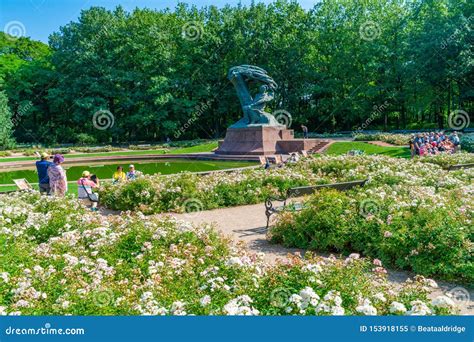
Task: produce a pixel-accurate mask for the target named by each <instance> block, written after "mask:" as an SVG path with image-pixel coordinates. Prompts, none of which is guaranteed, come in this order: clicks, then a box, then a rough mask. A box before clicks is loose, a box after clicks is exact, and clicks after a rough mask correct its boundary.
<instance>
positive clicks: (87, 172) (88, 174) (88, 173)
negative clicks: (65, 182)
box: [82, 170, 91, 178]
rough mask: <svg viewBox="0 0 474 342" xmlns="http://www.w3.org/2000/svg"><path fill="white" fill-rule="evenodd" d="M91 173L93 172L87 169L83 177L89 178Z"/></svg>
mask: <svg viewBox="0 0 474 342" xmlns="http://www.w3.org/2000/svg"><path fill="white" fill-rule="evenodd" d="M90 175H91V173H90V172H89V171H87V170H86V171H84V172H83V173H82V177H84V178H87V177H89V176H90Z"/></svg>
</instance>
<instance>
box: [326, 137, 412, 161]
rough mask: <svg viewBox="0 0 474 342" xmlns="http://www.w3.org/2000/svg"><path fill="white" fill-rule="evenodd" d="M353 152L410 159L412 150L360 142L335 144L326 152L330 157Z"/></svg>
mask: <svg viewBox="0 0 474 342" xmlns="http://www.w3.org/2000/svg"><path fill="white" fill-rule="evenodd" d="M351 150H361V151H364V153H365V154H381V155H385V156H389V157H397V158H410V149H409V148H408V147H403V146H397V147H386V146H378V145H373V144H369V143H366V142H358V141H341V142H335V143H333V144H331V146H329V148H328V149H327V150H326V154H328V155H341V154H347V152H349V151H351Z"/></svg>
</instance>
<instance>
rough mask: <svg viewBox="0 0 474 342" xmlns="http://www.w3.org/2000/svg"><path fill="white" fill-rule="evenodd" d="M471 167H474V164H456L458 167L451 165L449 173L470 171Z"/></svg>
mask: <svg viewBox="0 0 474 342" xmlns="http://www.w3.org/2000/svg"><path fill="white" fill-rule="evenodd" d="M471 167H474V163H469V164H456V165H451V166H450V167H448V171H453V170H460V169H469V168H471Z"/></svg>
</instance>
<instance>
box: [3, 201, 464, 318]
mask: <svg viewBox="0 0 474 342" xmlns="http://www.w3.org/2000/svg"><path fill="white" fill-rule="evenodd" d="M0 227H1V229H0V314H2V315H8V314H12V315H13V314H16V315H19V314H21V315H186V314H192V315H243V314H245V315H294V314H297V315H343V314H346V315H362V314H365V312H367V310H368V309H370V310H372V314H379V315H389V314H405V313H406V314H417V313H418V311H419V308H417V307H418V306H420V304H422V306H423V308H424V310H425V311H428V312H429V313H433V314H454V313H456V308H455V305H454V303H453V302H452V301H451V302H448V304H452V305H450V306H449V307H446V305H443V302H440V301H439V299H438V301H433V302H432V303H430V301H429V299H428V297H427V294H428V290H429V289H428V288H427V285H429V284H430V283H432V281H429V280H427V279H423V278H420V277H417V278H416V279H415V281H414V282H410V283H405V284H399V285H398V286H397V287H395V286H393V285H391V284H390V283H389V282H388V281H387V279H386V277H385V276H384V275H383V274H379V273H376V272H374V271H373V270H372V265H371V263H370V262H369V260H364V259H358V258H354V257H351V258H348V259H346V260H343V259H336V258H333V257H332V258H321V257H314V256H312V255H310V253H308V254H307V256H306V258H305V259H300V258H296V257H295V258H293V259H292V260H289V261H288V262H286V263H285V264H277V265H270V264H267V263H265V262H263V260H262V258H261V256H256V255H252V254H249V253H248V252H246V251H245V250H243V249H240V248H236V247H235V246H232V245H231V243H230V241H228V240H226V239H225V238H224V237H222V236H221V235H220V234H218V233H217V232H216V231H215V230H214V229H212V227H209V226H207V227H193V226H192V225H190V224H187V223H184V222H178V221H176V220H174V219H171V218H163V217H162V218H160V217H144V216H142V215H131V214H127V215H120V216H115V215H111V216H101V215H100V214H98V213H92V212H91V211H89V210H86V209H85V208H84V207H83V205H81V203H80V201H78V200H73V199H71V198H67V197H66V198H55V197H51V196H40V195H39V194H38V193H16V194H12V195H11V196H4V195H2V196H0ZM362 299H364V300H365V303H361V302H362ZM444 299H445V301H446V297H444ZM415 300H416V301H417V302H414V301H415ZM393 302H397V303H398V304H399V306H402V307H403V310H402V311H400V312H398V311H394V310H393V308H392V307H393V305H392V303H393ZM373 310H375V312H373ZM407 310H409V311H407Z"/></svg>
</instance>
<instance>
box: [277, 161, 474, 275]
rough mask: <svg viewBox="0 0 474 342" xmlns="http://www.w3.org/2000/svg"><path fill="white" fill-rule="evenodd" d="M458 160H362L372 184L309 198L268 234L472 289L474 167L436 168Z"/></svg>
mask: <svg viewBox="0 0 474 342" xmlns="http://www.w3.org/2000/svg"><path fill="white" fill-rule="evenodd" d="M454 158H456V162H458V161H461V160H462V158H464V156H463V157H455V156H449V157H448V156H437V157H433V158H429V160H428V159H427V160H428V162H426V161H425V160H421V161H420V162H414V163H413V162H410V161H402V160H398V161H397V163H389V162H388V161H389V160H387V159H385V158H381V157H373V158H367V157H364V158H363V159H364V160H365V161H366V162H365V163H362V162H361V163H359V164H358V165H357V166H354V168H353V169H351V171H350V172H351V173H352V174H354V173H355V174H368V175H369V182H368V184H367V186H365V187H363V188H359V189H354V190H352V191H348V192H344V193H343V192H337V191H320V192H318V193H316V194H314V195H312V196H310V197H309V198H308V199H307V202H306V204H305V206H304V209H303V210H302V211H299V212H284V213H282V214H281V215H279V217H278V218H277V222H276V224H275V226H274V227H272V228H271V232H270V236H271V238H272V239H273V241H275V242H279V243H283V244H285V245H287V246H294V247H301V248H309V249H316V250H320V251H336V252H343V253H351V252H354V251H356V252H361V253H362V254H364V255H367V256H371V257H374V258H379V259H381V260H382V261H383V262H384V263H385V264H387V265H390V266H392V267H397V268H402V269H408V270H412V271H414V272H416V273H419V274H423V275H427V276H438V277H442V278H445V279H449V280H456V281H464V282H467V283H471V284H472V283H473V281H474V264H473V262H472V249H473V242H472V241H473V234H474V224H473V220H474V182H473V180H474V169H464V170H458V171H452V172H447V171H446V170H444V169H442V168H441V167H440V166H438V165H436V164H434V163H439V164H442V165H445V164H450V163H452V161H453V159H454ZM468 158H469V156H468ZM368 160H371V162H367V161H368ZM344 163H346V164H347V163H350V162H347V161H346V162H344Z"/></svg>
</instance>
